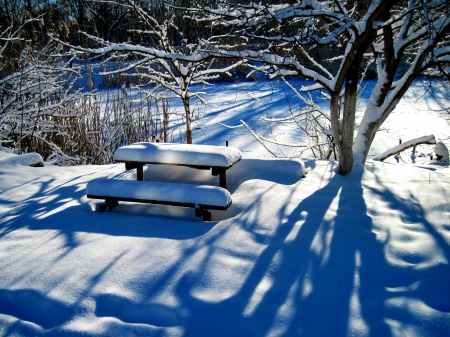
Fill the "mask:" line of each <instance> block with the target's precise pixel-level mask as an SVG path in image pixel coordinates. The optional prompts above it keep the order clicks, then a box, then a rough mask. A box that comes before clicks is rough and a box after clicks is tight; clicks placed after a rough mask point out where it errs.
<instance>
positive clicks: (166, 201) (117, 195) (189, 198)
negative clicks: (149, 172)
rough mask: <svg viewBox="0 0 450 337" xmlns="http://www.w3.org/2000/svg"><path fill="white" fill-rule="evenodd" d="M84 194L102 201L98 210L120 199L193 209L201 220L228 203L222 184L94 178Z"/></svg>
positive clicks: (228, 197)
mask: <svg viewBox="0 0 450 337" xmlns="http://www.w3.org/2000/svg"><path fill="white" fill-rule="evenodd" d="M86 194H87V197H88V198H91V199H104V200H105V205H104V206H103V207H102V208H100V210H101V211H102V210H105V209H106V206H108V207H109V209H110V210H111V209H113V208H114V207H115V206H117V205H118V202H119V201H134V202H140V203H149V204H161V205H172V206H181V207H190V208H195V215H196V216H202V217H203V220H204V221H210V220H211V213H210V212H208V210H209V209H213V210H227V209H228V208H229V207H230V205H231V194H230V192H228V191H227V190H226V189H224V188H221V187H217V186H206V185H193V184H180V183H166V182H154V181H136V180H118V179H105V178H102V179H95V180H92V181H90V182H89V183H88V184H87V187H86Z"/></svg>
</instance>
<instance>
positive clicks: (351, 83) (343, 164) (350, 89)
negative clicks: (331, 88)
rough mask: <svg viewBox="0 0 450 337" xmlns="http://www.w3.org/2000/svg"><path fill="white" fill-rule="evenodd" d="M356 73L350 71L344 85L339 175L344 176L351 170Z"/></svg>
mask: <svg viewBox="0 0 450 337" xmlns="http://www.w3.org/2000/svg"><path fill="white" fill-rule="evenodd" d="M357 74H358V73H357V72H356V71H350V72H349V77H348V78H347V82H346V85H345V103H344V113H343V117H342V130H341V148H340V149H339V151H340V152H339V173H340V174H342V175H346V174H348V173H350V171H351V170H352V169H353V134H354V131H355V114H356V101H357V95H358V75H357Z"/></svg>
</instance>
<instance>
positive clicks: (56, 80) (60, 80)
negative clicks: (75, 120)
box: [0, 31, 79, 155]
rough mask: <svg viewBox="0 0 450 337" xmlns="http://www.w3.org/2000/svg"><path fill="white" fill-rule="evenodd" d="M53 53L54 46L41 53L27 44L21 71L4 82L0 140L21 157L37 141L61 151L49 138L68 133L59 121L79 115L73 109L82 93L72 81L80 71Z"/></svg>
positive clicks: (0, 90) (0, 82)
mask: <svg viewBox="0 0 450 337" xmlns="http://www.w3.org/2000/svg"><path fill="white" fill-rule="evenodd" d="M16 32H17V31H16ZM16 35H17V34H16ZM15 38H16V37H14V34H10V37H9V38H6V39H5V40H6V42H5V44H4V45H3V47H2V48H0V56H1V52H2V51H4V50H5V49H6V48H7V47H8V43H9V42H10V41H11V39H15ZM51 53H52V47H51V46H50V45H49V46H47V47H46V48H44V49H42V50H40V51H36V50H34V49H33V47H32V46H30V45H27V46H26V47H25V48H24V49H23V50H22V51H21V53H20V55H18V58H17V59H18V61H17V62H18V69H17V71H15V72H13V73H11V74H9V75H6V76H4V77H2V78H1V79H0V101H1V104H0V141H1V143H2V144H3V145H6V146H8V147H12V148H15V149H16V150H17V152H18V154H21V153H22V152H24V151H25V149H26V147H27V146H30V149H29V150H33V149H32V148H31V147H32V146H31V144H32V143H33V141H36V140H37V141H39V142H43V143H46V144H47V145H48V146H49V147H50V148H52V150H53V151H56V152H58V151H59V152H60V150H59V148H58V146H57V145H56V144H55V143H53V142H52V141H50V140H49V137H48V135H49V134H54V133H61V132H63V131H64V130H63V128H61V127H60V125H59V124H58V122H57V120H58V118H71V117H74V116H76V114H77V112H76V111H74V110H73V109H72V108H71V107H72V106H73V103H74V102H75V101H76V100H78V99H79V92H78V91H76V90H75V89H74V88H73V82H72V81H71V80H70V77H71V76H72V75H76V69H73V68H71V67H70V60H59V61H58V60H55V59H53V58H52V57H51V56H49V55H50V54H51ZM60 155H64V154H63V153H60Z"/></svg>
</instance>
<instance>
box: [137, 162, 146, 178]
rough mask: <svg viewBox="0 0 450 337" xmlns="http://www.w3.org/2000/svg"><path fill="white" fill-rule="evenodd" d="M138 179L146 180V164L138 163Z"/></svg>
mask: <svg viewBox="0 0 450 337" xmlns="http://www.w3.org/2000/svg"><path fill="white" fill-rule="evenodd" d="M136 179H137V180H139V181H143V180H144V165H137V167H136Z"/></svg>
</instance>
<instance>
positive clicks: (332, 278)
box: [176, 176, 390, 336]
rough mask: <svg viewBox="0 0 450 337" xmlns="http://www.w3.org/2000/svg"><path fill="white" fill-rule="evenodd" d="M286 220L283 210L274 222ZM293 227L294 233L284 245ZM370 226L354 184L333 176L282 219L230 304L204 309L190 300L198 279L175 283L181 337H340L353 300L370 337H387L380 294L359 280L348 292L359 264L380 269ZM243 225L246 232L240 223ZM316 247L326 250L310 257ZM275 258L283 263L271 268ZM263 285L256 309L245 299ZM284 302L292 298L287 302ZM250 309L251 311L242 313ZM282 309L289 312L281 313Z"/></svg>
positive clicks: (381, 260) (350, 316)
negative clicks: (183, 315) (184, 314)
mask: <svg viewBox="0 0 450 337" xmlns="http://www.w3.org/2000/svg"><path fill="white" fill-rule="evenodd" d="M336 197H339V202H338V209H337V212H336V215H335V216H334V217H333V218H332V219H330V220H327V216H326V215H327V212H328V211H329V210H330V207H331V206H332V204H333V201H334V200H335V198H336ZM349 208H350V209H351V211H349ZM285 213H286V209H285V208H283V209H282V210H281V211H280V214H279V215H280V219H282V218H284V217H285V215H286V214H285ZM299 222H301V225H300V229H299V230H298V232H297V234H296V235H295V236H294V237H293V238H291V236H292V232H293V231H294V230H295V227H298V226H299ZM371 225H372V223H371V219H370V217H369V216H367V214H366V206H365V203H364V199H363V196H362V187H361V185H360V184H359V183H357V184H356V185H355V184H354V183H353V181H352V180H349V179H346V178H345V177H340V176H335V177H334V178H332V179H331V181H330V182H329V183H328V184H327V185H326V186H325V187H323V188H321V189H319V190H317V191H316V192H315V193H313V194H312V195H311V196H309V197H307V198H306V199H304V200H303V201H301V202H300V203H299V205H298V206H297V207H296V208H295V210H294V211H292V212H291V213H290V214H289V215H288V216H287V220H286V221H285V222H284V223H283V224H281V225H280V226H279V229H278V231H277V232H276V234H275V236H274V237H273V239H272V240H271V242H270V244H269V245H267V247H266V248H265V249H264V250H263V251H262V253H261V254H260V255H259V257H258V258H257V260H256V263H255V265H254V267H253V269H252V270H251V272H250V273H249V275H248V276H247V278H246V280H245V281H244V282H243V284H242V287H241V288H240V290H239V291H238V292H237V293H236V294H234V295H233V296H231V297H230V298H228V299H226V300H223V301H220V302H218V303H210V302H206V301H204V300H201V299H199V298H196V297H194V296H192V295H191V290H192V289H193V287H194V286H195V284H196V282H198V276H197V275H195V274H194V273H188V274H186V275H185V276H184V277H182V278H181V279H180V281H179V283H178V285H177V288H176V292H177V295H178V296H179V298H180V299H181V301H182V303H183V307H186V308H187V309H188V310H189V313H190V315H189V318H188V319H187V321H186V324H185V336H198V335H199V334H200V335H215V336H259V335H267V334H269V333H270V332H271V331H272V332H273V331H276V330H277V329H278V331H277V332H278V334H280V331H281V332H283V333H281V335H286V336H287V335H297V334H300V335H304V336H346V335H347V334H348V333H349V323H350V319H354V317H353V316H354V315H355V313H353V312H352V310H353V311H355V309H352V304H351V299H352V297H353V296H357V297H359V299H358V300H359V301H360V302H361V304H360V305H361V313H360V315H361V316H362V317H363V318H364V319H366V320H367V325H368V326H369V329H370V331H371V333H370V335H372V336H381V335H382V336H389V335H390V331H389V329H388V328H387V326H386V324H385V323H384V321H383V317H382V310H381V309H382V304H383V302H382V300H381V299H382V298H383V296H382V295H383V287H382V286H381V285H379V283H376V282H367V281H368V279H367V278H365V277H361V278H360V279H359V282H360V283H361V284H360V285H359V287H356V286H355V275H356V274H357V272H358V269H361V268H363V266H364V265H365V263H366V262H365V260H366V259H370V260H371V261H370V262H367V263H376V264H377V265H378V266H380V265H381V266H383V265H385V261H384V258H383V254H382V246H381V245H380V244H379V243H378V242H377V241H376V240H375V236H374V234H373V233H372V232H371ZM242 226H243V227H249V228H251V224H247V223H245V220H244V221H243V223H242ZM330 234H331V240H330V241H329V243H327V241H326V238H327V237H330ZM288 237H289V238H290V239H289V240H287V238H288ZM316 240H319V241H321V242H320V243H317V242H316ZM320 245H325V246H326V248H324V249H323V251H320V252H317V249H316V248H317V246H320ZM276 256H281V257H282V259H281V262H280V263H279V265H277V266H276V267H275V268H274V267H273V266H272V263H273V261H274V259H276ZM367 268H369V267H367ZM264 280H266V281H267V282H268V284H269V286H268V289H267V291H266V292H265V293H264V294H262V295H261V297H262V299H260V301H259V303H257V304H256V305H255V304H253V303H251V302H252V296H254V294H255V293H256V292H257V288H258V286H259V285H260V284H262V283H263V282H265V281H264ZM366 282H367V284H366ZM355 288H359V289H360V293H359V294H358V293H356V294H355V293H354V289H355ZM374 292H375V293H378V294H381V296H380V297H379V298H381V299H380V300H377V299H376V298H375V300H374V298H372V294H373V293H374ZM292 294H294V296H292ZM290 298H293V299H294V300H293V302H292V303H289V301H290ZM249 305H250V306H251V305H253V306H254V308H252V309H251V310H248V307H249ZM287 307H288V308H287ZM283 310H286V311H287V312H290V313H289V314H281V312H283ZM230 322H232V323H230ZM283 330H284V331H283Z"/></svg>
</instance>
